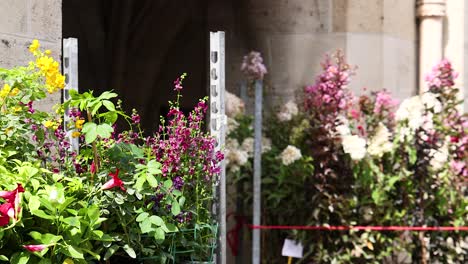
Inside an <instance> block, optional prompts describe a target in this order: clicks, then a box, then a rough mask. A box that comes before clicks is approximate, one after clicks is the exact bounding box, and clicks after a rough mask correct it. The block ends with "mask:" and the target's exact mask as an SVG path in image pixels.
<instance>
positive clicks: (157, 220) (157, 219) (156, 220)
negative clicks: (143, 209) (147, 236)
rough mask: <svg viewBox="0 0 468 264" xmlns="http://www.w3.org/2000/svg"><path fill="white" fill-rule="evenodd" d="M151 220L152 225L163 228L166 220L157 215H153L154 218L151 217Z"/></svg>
mask: <svg viewBox="0 0 468 264" xmlns="http://www.w3.org/2000/svg"><path fill="white" fill-rule="evenodd" d="M149 219H150V221H151V223H153V224H155V225H157V226H162V225H163V224H164V220H163V219H162V218H161V217H159V216H157V215H152V216H150V218H149Z"/></svg>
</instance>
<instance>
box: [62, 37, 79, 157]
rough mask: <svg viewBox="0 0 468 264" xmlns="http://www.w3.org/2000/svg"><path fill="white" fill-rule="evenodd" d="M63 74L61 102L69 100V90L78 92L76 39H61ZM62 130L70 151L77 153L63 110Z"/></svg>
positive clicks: (71, 131) (75, 141) (67, 118)
mask: <svg viewBox="0 0 468 264" xmlns="http://www.w3.org/2000/svg"><path fill="white" fill-rule="evenodd" d="M62 65H63V73H64V75H65V84H66V85H65V88H64V89H63V101H66V100H68V99H70V90H75V91H78V39H76V38H66V39H63V63H62ZM63 120H64V130H65V132H66V133H67V137H68V139H69V141H70V148H71V150H72V151H75V152H76V153H78V149H79V142H78V138H73V137H72V133H73V130H69V129H68V123H69V122H70V118H69V116H68V109H65V114H64V117H63Z"/></svg>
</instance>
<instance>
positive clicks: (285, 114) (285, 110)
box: [276, 101, 299, 122]
mask: <svg viewBox="0 0 468 264" xmlns="http://www.w3.org/2000/svg"><path fill="white" fill-rule="evenodd" d="M298 112H299V109H298V108H297V104H296V103H295V102H294V101H289V102H287V103H286V104H285V105H283V106H282V107H281V109H280V111H279V112H278V113H277V114H276V116H277V117H278V119H279V120H280V121H281V122H285V121H289V120H291V119H292V118H293V117H294V116H295V115H297V113H298Z"/></svg>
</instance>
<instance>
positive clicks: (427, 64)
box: [416, 0, 445, 92]
mask: <svg viewBox="0 0 468 264" xmlns="http://www.w3.org/2000/svg"><path fill="white" fill-rule="evenodd" d="M416 12H417V17H418V18H419V83H418V86H419V92H424V91H425V90H426V89H427V87H426V82H425V80H424V79H425V76H426V74H428V73H430V71H431V69H432V67H433V66H434V65H435V64H436V63H437V62H439V61H440V60H441V59H442V57H443V56H442V54H443V53H442V52H443V48H442V43H443V24H444V17H445V0H419V1H418V2H417V11H416Z"/></svg>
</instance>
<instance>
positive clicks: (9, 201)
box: [0, 183, 24, 226]
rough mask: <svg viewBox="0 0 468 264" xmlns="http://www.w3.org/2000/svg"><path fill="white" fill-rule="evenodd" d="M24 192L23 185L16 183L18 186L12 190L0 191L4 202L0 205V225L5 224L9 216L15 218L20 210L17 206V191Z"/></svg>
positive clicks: (18, 199) (18, 201)
mask: <svg viewBox="0 0 468 264" xmlns="http://www.w3.org/2000/svg"><path fill="white" fill-rule="evenodd" d="M20 192H24V188H23V186H22V185H21V184H20V183H18V187H16V189H14V190H13V191H0V197H1V198H3V199H5V201H6V203H4V204H2V205H0V226H4V225H7V224H8V223H9V221H10V220H9V218H14V219H17V216H18V213H19V212H20V210H21V207H20V206H19V203H20V197H19V195H18V193H20Z"/></svg>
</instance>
